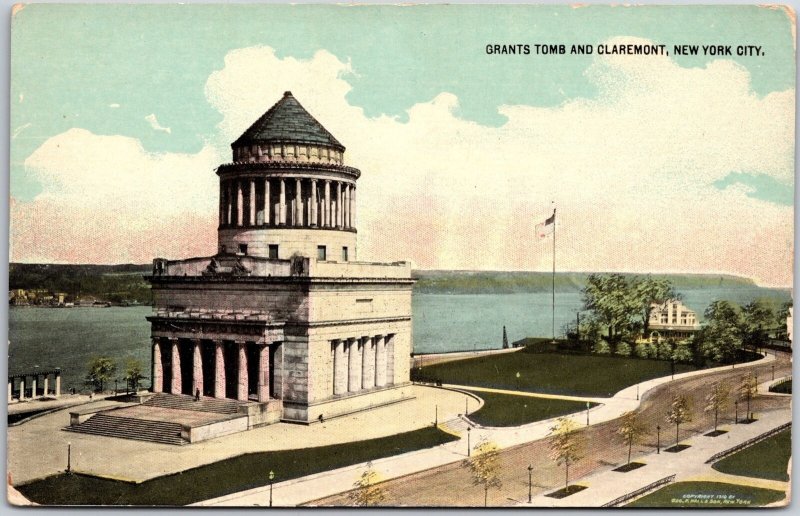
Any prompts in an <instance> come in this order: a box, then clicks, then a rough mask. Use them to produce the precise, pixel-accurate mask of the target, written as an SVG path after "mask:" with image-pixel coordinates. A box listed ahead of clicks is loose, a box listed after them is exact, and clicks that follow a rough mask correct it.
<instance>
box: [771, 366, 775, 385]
mask: <svg viewBox="0 0 800 516" xmlns="http://www.w3.org/2000/svg"><path fill="white" fill-rule="evenodd" d="M772 381H773V382H774V381H775V364H772Z"/></svg>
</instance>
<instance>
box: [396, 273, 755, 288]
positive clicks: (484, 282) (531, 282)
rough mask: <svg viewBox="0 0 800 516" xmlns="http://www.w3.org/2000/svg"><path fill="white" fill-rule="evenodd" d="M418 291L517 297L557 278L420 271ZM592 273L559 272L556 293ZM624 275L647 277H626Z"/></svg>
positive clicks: (703, 284)
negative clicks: (515, 294) (510, 295)
mask: <svg viewBox="0 0 800 516" xmlns="http://www.w3.org/2000/svg"><path fill="white" fill-rule="evenodd" d="M412 274H413V276H414V277H415V278H417V280H418V281H417V283H416V285H415V286H414V291H415V292H419V293H424V294H513V293H531V292H550V291H551V290H552V288H553V275H552V273H550V272H524V271H522V272H515V271H512V272H503V271H425V270H416V271H414V272H413V273H412ZM589 274H590V273H588V272H557V273H556V281H555V288H556V292H580V291H581V289H582V288H583V286H584V285H585V284H586V278H587V277H588V276H589ZM624 276H628V277H631V276H643V275H641V274H624ZM652 277H653V278H666V279H668V280H670V281H671V282H672V284H673V286H674V287H675V289H676V290H678V291H679V292H680V291H681V290H691V289H703V288H715V289H721V288H724V289H736V288H753V287H756V286H757V285H756V284H755V283H754V282H753V280H751V279H749V278H742V277H737V276H729V275H721V274H653V275H652Z"/></svg>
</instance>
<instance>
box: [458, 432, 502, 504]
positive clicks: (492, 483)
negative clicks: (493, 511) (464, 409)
mask: <svg viewBox="0 0 800 516" xmlns="http://www.w3.org/2000/svg"><path fill="white" fill-rule="evenodd" d="M472 449H473V453H472V456H471V457H470V458H468V459H464V462H463V463H462V464H463V466H464V467H465V468H467V469H469V472H470V474H471V475H472V485H474V486H481V487H483V506H484V507H486V506H487V504H488V503H489V488H492V487H494V488H497V489H499V488H500V487H501V486H502V485H503V483H502V482H501V481H500V451H499V449H498V448H497V445H496V444H494V443H492V442H490V441H481V442H479V443H477V444H476V445H475V446H474V447H473V448H472Z"/></svg>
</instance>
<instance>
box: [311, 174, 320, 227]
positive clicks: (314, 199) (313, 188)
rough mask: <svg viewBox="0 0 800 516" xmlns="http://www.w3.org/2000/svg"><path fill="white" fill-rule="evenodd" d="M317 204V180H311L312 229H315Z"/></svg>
mask: <svg viewBox="0 0 800 516" xmlns="http://www.w3.org/2000/svg"><path fill="white" fill-rule="evenodd" d="M317 203H319V195H317V180H316V179H312V180H311V227H312V228H315V227H317V210H318V209H319V206H317Z"/></svg>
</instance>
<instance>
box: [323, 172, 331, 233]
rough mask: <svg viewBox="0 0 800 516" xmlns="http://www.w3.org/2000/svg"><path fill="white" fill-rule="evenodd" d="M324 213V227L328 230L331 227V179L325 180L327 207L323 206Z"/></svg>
mask: <svg viewBox="0 0 800 516" xmlns="http://www.w3.org/2000/svg"><path fill="white" fill-rule="evenodd" d="M322 213H323V222H322V225H323V226H324V227H326V228H329V227H331V182H330V180H329V179H326V180H325V206H323V212H322Z"/></svg>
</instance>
